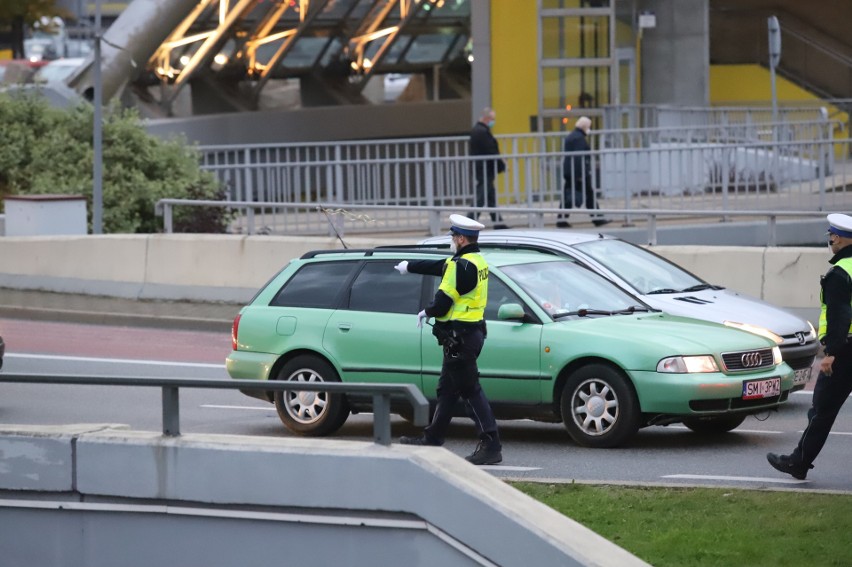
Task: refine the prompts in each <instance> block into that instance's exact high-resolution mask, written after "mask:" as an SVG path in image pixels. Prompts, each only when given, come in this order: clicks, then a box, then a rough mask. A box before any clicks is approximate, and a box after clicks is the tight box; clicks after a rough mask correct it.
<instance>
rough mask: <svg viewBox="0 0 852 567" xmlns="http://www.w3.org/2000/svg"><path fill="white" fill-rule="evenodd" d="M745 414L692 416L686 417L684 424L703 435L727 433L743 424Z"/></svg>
mask: <svg viewBox="0 0 852 567" xmlns="http://www.w3.org/2000/svg"><path fill="white" fill-rule="evenodd" d="M745 418H746V416H744V415H721V416H714V417H692V418H689V419H684V420H683V424H684V425H685V426H687V427H688V428H690V429H691V430H693V431H694V432H696V433H701V434H702V435H713V434H716V433H727V432H728V431H732V430H734V429H736V428H737V427H739V426H740V425H742V423H743V422H744V421H745Z"/></svg>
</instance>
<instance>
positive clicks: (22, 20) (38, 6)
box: [0, 0, 69, 59]
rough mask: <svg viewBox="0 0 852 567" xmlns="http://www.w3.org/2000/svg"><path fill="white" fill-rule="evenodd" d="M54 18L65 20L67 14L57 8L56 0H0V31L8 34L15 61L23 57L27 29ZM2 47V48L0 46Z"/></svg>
mask: <svg viewBox="0 0 852 567" xmlns="http://www.w3.org/2000/svg"><path fill="white" fill-rule="evenodd" d="M54 16H59V17H62V18H67V17H68V16H69V14H68V13H67V12H66V11H65V10H63V9H61V8H60V7H59V6H57V3H56V0H0V30H8V31H9V32H10V38H11V45H10V46H9V47H11V48H12V54H13V56H14V58H15V59H20V58H22V57H23V56H24V34H25V30H26V28H27V27H32V26H33V24H35V23H36V22H38V21H39V20H41V18H47V19H51V18H53V17H54ZM0 47H3V46H0Z"/></svg>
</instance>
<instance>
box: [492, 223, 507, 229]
mask: <svg viewBox="0 0 852 567" xmlns="http://www.w3.org/2000/svg"><path fill="white" fill-rule="evenodd" d="M507 228H509V225H508V224H503V223H502V222H498V223H497V224H495V225H494V230H506V229H507Z"/></svg>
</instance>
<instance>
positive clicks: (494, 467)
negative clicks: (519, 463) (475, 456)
mask: <svg viewBox="0 0 852 567" xmlns="http://www.w3.org/2000/svg"><path fill="white" fill-rule="evenodd" d="M479 468H482V469H486V470H490V471H513V472H529V471H540V470H541V467H513V466H509V465H480V467H479Z"/></svg>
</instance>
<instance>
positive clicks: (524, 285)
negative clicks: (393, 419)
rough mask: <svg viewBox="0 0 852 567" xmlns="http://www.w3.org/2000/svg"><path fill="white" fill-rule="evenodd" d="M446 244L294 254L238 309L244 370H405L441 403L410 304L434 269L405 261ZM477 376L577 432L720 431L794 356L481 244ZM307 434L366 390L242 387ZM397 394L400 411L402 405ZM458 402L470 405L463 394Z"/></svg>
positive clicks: (778, 396) (505, 408)
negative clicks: (413, 268) (400, 268)
mask: <svg viewBox="0 0 852 567" xmlns="http://www.w3.org/2000/svg"><path fill="white" fill-rule="evenodd" d="M437 254H443V255H446V254H447V252H446V251H445V250H444V251H440V250H434V249H431V250H430V249H418V248H401V249H392V248H386V249H383V248H377V249H374V250H335V251H321V252H311V253H308V254H305V255H304V256H302V257H301V258H299V259H297V260H293V261H291V262H290V263H289V264H288V265H287V266H286V267H285V268H284V269H283V270H282V271H281V272H280V273H279V274H278V275H276V276H275V277H274V278H273V279H272V280H271V281H270V282H269V283H268V284H267V285H266V286H265V287H264V288H263V289H261V290H260V292H258V294H257V295H256V296H255V297H254V299H253V300H252V301H251V303H249V304H248V305H247V306H245V307H244V308H243V309H242V310H241V311H240V314H239V315H238V316H237V317H236V319H235V320H234V326H233V351H232V352H231V354H230V355H229V356H228V358H227V369H228V373H229V374H230V375H231V377H232V378H235V379H264V380H298V381H305V382H315V383H317V384H318V385H319V384H320V383H322V382H338V381H343V382H374V383H411V384H415V385H416V386H417V387H419V388H420V389H421V390H422V391H423V393H424V394H425V395H426V397H427V398H429V399H430V400H431V401H432V403H433V404H434V401H435V400H434V397H435V388H436V385H437V382H438V376H439V375H440V371H441V349H440V347H439V346H438V344H437V342H436V340H435V338H434V337H433V336H432V333H431V329H430V328H429V327H428V326H424V327H423V328H422V329H421V328H418V327H417V324H416V323H417V316H416V313H417V312H418V311H420V309H422V308H423V306H425V305H426V304H427V303H428V301H429V299H430V298H431V297H432V296H433V295H434V293H435V290H436V289H437V286H438V284H439V281H438V278H436V277H433V276H423V275H418V274H407V275H404V276H402V275H400V274H399V273H397V272H396V270H394V269H393V266H394V265H395V264H397V263H398V262H399V261H401V260H413V259H423V258H435V257H436V255H437ZM483 256H484V257H485V258H486V260H487V261H488V264H489V273H490V275H489V283H488V304H487V308H486V311H485V317H486V322H487V326H488V338H487V339H486V341H485V347H484V349H483V350H482V354H481V355H480V357H479V370H480V375H481V383H482V387H483V388H484V389H485V391H486V393H487V395H488V399H489V400H490V401H491V404H492V406H493V408H494V412H495V414H496V416H497V417H498V418H499V419H533V420H539V421H549V422H560V421H561V422H562V423H563V424H564V425H565V427H566V428H567V430H568V433H569V434H570V435H571V437H572V438H573V439H574V441H575V442H577V443H578V444H580V445H583V446H587V447H613V446H617V445H620V444H623V443H625V442H626V441H627V440H628V439H630V438H631V437H632V436H633V435H634V434H635V433H636V432H637V431H638V429H639V428H641V427H645V426H650V425H667V424H671V423H677V422H682V423H684V424H685V425H686V426H687V427H689V428H690V429H692V430H693V431H696V432H700V433H723V432H727V431H730V430H732V429H734V428H736V427H737V426H739V425H740V424H741V423H742V422H743V420H744V419H745V418H746V416H748V415H749V414H753V413H757V412H765V411H766V410H769V409H773V408H776V407H778V406H779V405H780V404H782V403H784V402H785V401H786V400H787V396H788V394H789V392H790V390H791V388H792V387H793V371H792V370H791V368H790V367H789V366H787V365H786V364H785V363H783V362H782V360H781V354H780V352H779V349H778V347H777V346H775V344H774V343H773V342H771V341H769V340H768V339H766V338H763V337H760V336H757V335H754V334H752V333H748V332H745V331H741V330H737V329H731V328H729V327H725V326H723V325H720V324H717V323H711V322H707V321H700V320H696V319H688V318H684V317H677V316H672V315H667V314H664V313H661V312H659V311H656V310H654V309H652V308H651V307H649V306H648V305H646V304H645V303H643V302H642V301H641V300H639V299H637V298H636V297H634V296H631V295H629V294H628V293H626V292H625V291H623V290H621V289H620V288H618V287H617V286H615V285H614V284H613V283H611V282H610V281H609V280H607V279H605V278H604V277H602V276H600V275H598V274H596V273H594V272H592V271H591V270H588V269H587V268H585V267H583V266H581V265H579V264H578V263H576V262H575V261H573V260H571V259H566V258H564V257H557V256H555V255H551V254H547V253H544V252H538V251H531V250H520V249H512V248H511V247H507V249H487V250H485V251H484V252H483ZM245 393H246V394H248V395H252V396H255V397H259V398H261V399H264V400H267V401H269V402H272V403H274V404H275V407H276V409H277V411H278V415H279V417H280V418H281V421H282V422H283V423H284V425H285V426H287V427H288V428H289V429H290V430H292V431H293V432H295V433H298V434H302V435H327V434H330V433H332V432H334V431H336V430H337V429H338V428H339V427H341V426H342V425H343V423H344V422H345V421H346V419H347V417H348V416H349V414H350V413H357V412H360V411H365V412H369V411H371V406H370V404H371V400H370V399H369V397H363V398H361V397H358V396H353V395H349V396H347V395H343V394H330V393H328V392H323V391H321V389H319V388H318V389H317V390H310V391H288V392H275V393H273V392H259V391H249V390H246V391H245ZM392 409H394V411H397V412H398V413H401V414H402V415H404V416H405V415H406V414H405V409H406V408H405V407H404V406H402V405H400V406H398V407H397V406H394V405H392ZM459 415H464V410H463V408H462V407H461V406H460V407H459Z"/></svg>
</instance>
